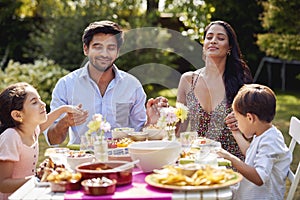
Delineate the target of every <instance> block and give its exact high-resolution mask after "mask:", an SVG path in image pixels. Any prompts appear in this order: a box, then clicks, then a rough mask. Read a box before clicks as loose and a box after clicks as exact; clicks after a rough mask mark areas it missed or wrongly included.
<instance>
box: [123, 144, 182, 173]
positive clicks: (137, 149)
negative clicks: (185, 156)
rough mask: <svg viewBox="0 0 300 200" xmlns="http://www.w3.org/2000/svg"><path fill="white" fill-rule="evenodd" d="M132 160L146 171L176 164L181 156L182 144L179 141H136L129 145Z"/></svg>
mask: <svg viewBox="0 0 300 200" xmlns="http://www.w3.org/2000/svg"><path fill="white" fill-rule="evenodd" d="M128 151H129V155H130V156H131V158H132V160H140V162H139V163H138V164H137V166H138V167H139V168H140V169H141V170H142V171H144V172H152V171H153V170H154V169H160V168H162V167H163V166H164V165H169V164H174V163H175V162H176V160H177V159H178V158H179V156H180V152H181V144H180V143H179V142H177V141H167V140H153V141H144V142H134V143H131V144H130V145H129V146H128Z"/></svg>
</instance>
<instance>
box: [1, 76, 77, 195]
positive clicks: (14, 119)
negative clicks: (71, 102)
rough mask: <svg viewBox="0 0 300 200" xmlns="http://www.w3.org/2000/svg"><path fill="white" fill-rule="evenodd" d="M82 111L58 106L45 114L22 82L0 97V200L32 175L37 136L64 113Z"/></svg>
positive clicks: (41, 105) (36, 99) (42, 104)
mask: <svg viewBox="0 0 300 200" xmlns="http://www.w3.org/2000/svg"><path fill="white" fill-rule="evenodd" d="M81 112H82V111H81V109H79V108H78V107H75V106H61V107H59V108H58V109H56V110H54V111H53V112H51V113H49V114H48V115H47V113H46V104H45V103H44V102H43V101H42V100H41V98H40V96H39V94H38V92H37V91H36V90H35V89H34V88H33V86H31V85H29V84H28V83H25V82H20V83H16V84H13V85H10V86H9V87H7V88H6V89H5V90H4V91H2V93H1V94H0V169H1V171H0V199H7V198H8V196H9V195H10V194H11V193H12V192H14V191H15V190H16V189H18V188H19V187H20V186H21V185H23V184H24V183H25V182H26V181H27V180H29V178H30V177H31V176H33V175H34V174H35V169H36V163H37V161H38V154H39V146H38V136H39V134H40V132H41V131H44V130H45V129H47V128H48V126H50V125H51V124H52V123H53V122H54V120H55V119H56V118H58V117H59V116H60V115H61V114H63V113H77V114H80V113H81Z"/></svg>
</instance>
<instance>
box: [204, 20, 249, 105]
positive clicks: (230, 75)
mask: <svg viewBox="0 0 300 200" xmlns="http://www.w3.org/2000/svg"><path fill="white" fill-rule="evenodd" d="M215 24H217V25H220V26H223V27H224V29H225V31H226V33H227V36H228V39H229V46H230V54H229V55H227V59H226V65H225V71H224V74H223V81H224V84H225V91H226V98H227V104H229V105H231V104H232V101H233V98H234V97H235V95H236V94H237V92H238V90H239V89H240V88H241V87H242V86H243V85H244V84H246V83H252V82H253V78H252V75H251V71H250V69H249V67H248V66H247V64H246V62H245V61H244V59H243V55H242V53H241V50H240V47H239V44H238V42H237V37H236V33H235V31H234V30H233V28H232V27H231V26H230V25H229V24H228V23H227V22H224V21H213V22H211V23H210V24H209V25H207V26H206V27H205V30H204V39H205V37H206V34H207V31H208V29H209V28H210V27H211V26H212V25H215Z"/></svg>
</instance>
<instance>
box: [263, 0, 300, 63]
mask: <svg viewBox="0 0 300 200" xmlns="http://www.w3.org/2000/svg"><path fill="white" fill-rule="evenodd" d="M261 4H262V5H263V8H264V11H263V13H262V16H261V20H262V26H263V27H264V29H265V32H266V33H261V34H258V40H257V44H258V45H259V47H260V49H261V50H262V51H264V52H265V53H266V54H267V55H269V56H272V57H278V58H281V59H285V60H299V59H300V21H299V18H300V14H299V9H300V1H298V0H289V1H287V0H267V1H261Z"/></svg>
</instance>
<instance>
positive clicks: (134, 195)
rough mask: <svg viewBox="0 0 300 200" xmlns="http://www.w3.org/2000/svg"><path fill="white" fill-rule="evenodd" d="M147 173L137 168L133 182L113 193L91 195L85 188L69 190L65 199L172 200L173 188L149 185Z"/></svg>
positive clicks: (119, 187)
mask: <svg viewBox="0 0 300 200" xmlns="http://www.w3.org/2000/svg"><path fill="white" fill-rule="evenodd" d="M146 175H147V174H146V173H143V172H142V171H140V170H137V169H135V170H134V171H133V180H132V184H129V185H125V186H118V187H117V188H116V192H115V193H114V194H113V195H103V196H90V195H85V194H84V192H83V190H79V191H67V192H66V193H65V195H64V199H65V200H75V199H149V200H150V199H161V200H171V199H172V192H173V191H172V190H165V189H160V188H155V187H152V186H149V185H148V184H147V183H146V182H145V177H146Z"/></svg>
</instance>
